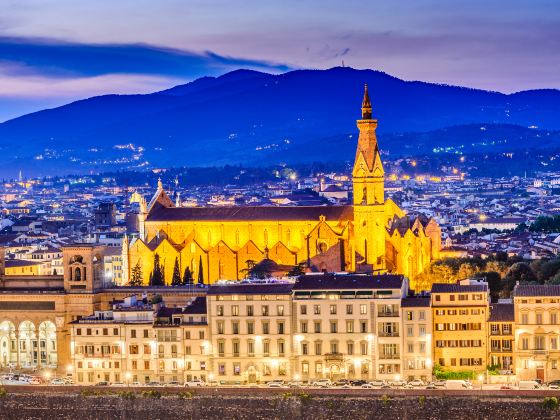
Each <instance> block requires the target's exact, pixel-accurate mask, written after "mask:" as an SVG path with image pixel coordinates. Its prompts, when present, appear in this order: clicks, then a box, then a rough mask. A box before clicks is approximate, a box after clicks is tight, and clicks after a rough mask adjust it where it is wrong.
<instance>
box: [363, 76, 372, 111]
mask: <svg viewBox="0 0 560 420" xmlns="http://www.w3.org/2000/svg"><path fill="white" fill-rule="evenodd" d="M362 120H371V101H370V100H369V92H368V87H367V83H366V84H365V86H364V100H363V101H362Z"/></svg>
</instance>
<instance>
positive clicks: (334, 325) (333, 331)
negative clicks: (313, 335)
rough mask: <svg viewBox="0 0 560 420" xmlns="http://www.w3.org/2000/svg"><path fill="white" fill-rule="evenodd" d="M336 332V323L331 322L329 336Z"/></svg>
mask: <svg viewBox="0 0 560 420" xmlns="http://www.w3.org/2000/svg"><path fill="white" fill-rule="evenodd" d="M337 330H338V323H337V322H336V321H331V334H334V333H336V332H338V331H337Z"/></svg>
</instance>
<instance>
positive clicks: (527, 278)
mask: <svg viewBox="0 0 560 420" xmlns="http://www.w3.org/2000/svg"><path fill="white" fill-rule="evenodd" d="M506 277H508V278H510V279H511V280H512V281H515V282H518V281H519V282H534V281H536V280H537V276H535V273H534V272H533V270H531V267H530V266H529V264H527V263H524V262H518V263H515V264H513V265H512V266H511V267H510V268H509V270H508V272H507V274H506Z"/></svg>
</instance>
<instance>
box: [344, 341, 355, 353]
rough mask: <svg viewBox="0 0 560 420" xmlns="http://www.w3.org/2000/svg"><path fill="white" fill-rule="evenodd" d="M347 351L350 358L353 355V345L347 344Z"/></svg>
mask: <svg viewBox="0 0 560 420" xmlns="http://www.w3.org/2000/svg"><path fill="white" fill-rule="evenodd" d="M346 347H347V350H348V355H349V356H352V355H353V354H354V343H347V346H346Z"/></svg>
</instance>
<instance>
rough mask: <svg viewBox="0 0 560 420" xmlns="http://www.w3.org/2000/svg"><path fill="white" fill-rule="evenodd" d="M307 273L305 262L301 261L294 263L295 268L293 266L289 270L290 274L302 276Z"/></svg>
mask: <svg viewBox="0 0 560 420" xmlns="http://www.w3.org/2000/svg"><path fill="white" fill-rule="evenodd" d="M303 274H305V263H304V262H300V263H299V264H298V265H294V268H292V269H291V270H290V271H289V272H288V276H293V277H296V276H301V275H303Z"/></svg>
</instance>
